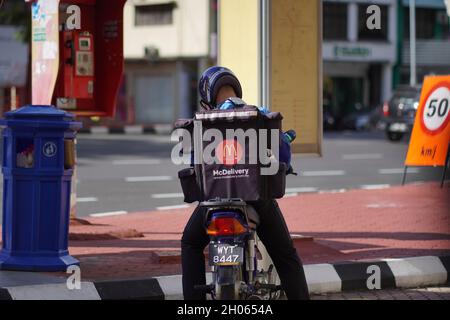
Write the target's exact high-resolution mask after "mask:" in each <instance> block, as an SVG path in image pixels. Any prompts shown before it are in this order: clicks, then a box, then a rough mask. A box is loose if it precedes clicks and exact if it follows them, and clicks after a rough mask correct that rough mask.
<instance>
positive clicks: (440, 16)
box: [394, 0, 450, 85]
mask: <svg viewBox="0 0 450 320" xmlns="http://www.w3.org/2000/svg"><path fill="white" fill-rule="evenodd" d="M415 2H416V13H415V14H416V64H417V69H416V74H417V83H418V84H420V83H421V82H422V80H423V77H424V76H426V75H432V74H450V24H449V14H448V12H447V10H446V6H445V3H444V0H415ZM398 35H399V38H398V39H399V41H398V63H397V66H396V71H395V78H394V85H397V84H407V83H409V80H410V41H409V35H410V34H409V0H399V10H398Z"/></svg>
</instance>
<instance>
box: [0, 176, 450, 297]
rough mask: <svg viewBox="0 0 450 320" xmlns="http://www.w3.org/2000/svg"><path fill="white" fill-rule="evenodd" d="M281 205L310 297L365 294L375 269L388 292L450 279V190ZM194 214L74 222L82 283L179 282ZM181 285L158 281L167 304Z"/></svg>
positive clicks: (73, 245) (73, 244)
mask: <svg viewBox="0 0 450 320" xmlns="http://www.w3.org/2000/svg"><path fill="white" fill-rule="evenodd" d="M279 204H280V207H281V209H282V211H283V213H284V216H285V218H286V221H287V224H288V227H289V230H290V232H291V234H292V236H293V238H294V243H295V245H296V248H297V250H298V253H299V255H300V257H301V258H302V260H303V262H304V264H305V265H306V266H305V269H306V272H307V277H308V284H309V285H310V290H311V291H314V292H320V293H324V292H336V291H341V290H350V289H352V290H354V289H359V288H360V287H361V286H365V285H366V282H365V281H366V279H367V272H366V271H367V267H368V266H370V265H373V264H374V263H375V264H376V265H378V266H379V267H380V269H381V273H382V276H383V279H384V280H383V279H382V283H383V285H384V287H386V286H387V287H411V286H421V285H438V284H442V283H445V282H447V281H448V280H449V279H450V277H449V276H448V270H450V258H449V257H450V188H449V186H448V185H447V186H446V187H445V188H444V189H440V188H439V186H438V185H437V184H434V183H426V184H417V185H407V186H405V187H392V188H387V189H380V190H351V191H348V192H345V193H329V194H302V195H299V196H296V197H290V198H286V199H282V200H280V201H279ZM192 210H193V208H189V209H179V210H172V211H163V212H161V211H158V212H140V213H133V214H128V215H123V216H113V217H102V218H89V219H87V223H89V224H86V222H83V221H78V222H76V221H75V222H74V223H73V224H72V225H71V228H70V239H71V240H70V253H71V254H72V255H74V256H75V257H76V258H78V259H79V260H80V262H81V272H82V274H81V276H82V279H83V281H87V282H90V283H93V284H94V285H95V286H96V287H98V283H103V284H104V285H105V286H108V285H107V284H106V283H108V282H105V281H109V283H116V286H115V287H117V288H119V291H120V288H121V287H123V284H122V285H121V284H120V281H119V280H123V279H127V280H133V279H135V280H137V281H139V280H142V279H154V278H156V277H161V276H173V275H179V274H180V273H181V266H180V257H179V254H180V238H181V234H182V231H183V228H184V226H185V224H186V222H187V220H188V218H189V216H190V214H191V212H192ZM299 235H301V236H299ZM412 257H419V258H415V259H413V260H411V259H410V258H412ZM405 258H406V259H405ZM0 273H2V272H0ZM55 276H65V275H63V274H59V275H58V274H57V275H55ZM0 279H1V278H0ZM180 281H181V278H180V277H179V276H176V277H169V278H159V280H158V284H159V288H161V290H162V292H163V297H165V298H168V294H167V292H169V291H170V292H171V293H170V294H169V295H170V297H172V298H177V297H178V298H179V297H180V294H181V293H180V292H178V291H177V292H175V291H176V290H179V289H175V288H179V287H180V283H179V282H180ZM133 283H134V282H133ZM136 283H138V282H136ZM111 286H112V287H114V285H111ZM0 287H2V284H1V281H0ZM156 291H158V290H156ZM159 295H161V294H160V292H159Z"/></svg>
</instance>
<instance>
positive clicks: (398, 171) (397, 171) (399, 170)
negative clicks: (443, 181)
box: [378, 168, 420, 174]
mask: <svg viewBox="0 0 450 320" xmlns="http://www.w3.org/2000/svg"><path fill="white" fill-rule="evenodd" d="M403 172H405V169H404V168H394V169H380V170H378V173H379V174H403ZM419 172H420V170H419V169H418V168H408V171H407V173H419Z"/></svg>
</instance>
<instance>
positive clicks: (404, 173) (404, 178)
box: [402, 166, 408, 186]
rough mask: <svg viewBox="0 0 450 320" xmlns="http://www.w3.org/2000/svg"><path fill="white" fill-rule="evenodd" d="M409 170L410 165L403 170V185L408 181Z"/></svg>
mask: <svg viewBox="0 0 450 320" xmlns="http://www.w3.org/2000/svg"><path fill="white" fill-rule="evenodd" d="M407 171H408V166H405V169H404V171H403V178H402V186H404V185H405V182H406V173H407Z"/></svg>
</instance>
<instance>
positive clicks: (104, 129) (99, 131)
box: [91, 126, 109, 134]
mask: <svg viewBox="0 0 450 320" xmlns="http://www.w3.org/2000/svg"><path fill="white" fill-rule="evenodd" d="M91 133H93V134H105V133H109V129H108V127H105V126H93V127H91Z"/></svg>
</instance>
